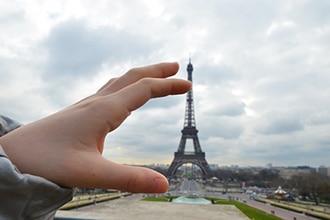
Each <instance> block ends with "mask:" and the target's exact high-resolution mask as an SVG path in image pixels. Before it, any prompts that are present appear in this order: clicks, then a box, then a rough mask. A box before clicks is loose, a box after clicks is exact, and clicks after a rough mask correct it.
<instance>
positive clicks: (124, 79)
mask: <svg viewBox="0 0 330 220" xmlns="http://www.w3.org/2000/svg"><path fill="white" fill-rule="evenodd" d="M178 70H179V64H178V63H159V64H154V65H150V66H145V67H139V68H134V69H131V70H129V71H128V72H127V73H126V74H124V75H123V76H121V77H119V78H115V79H111V80H110V81H109V82H107V83H106V84H105V85H104V86H103V87H102V88H101V89H100V90H99V91H98V92H97V94H99V95H106V94H110V93H113V92H116V91H119V90H120V89H122V88H124V87H126V86H128V85H130V84H132V83H135V82H137V81H138V80H140V79H142V78H146V77H151V78H167V77H169V76H172V75H174V74H176V73H177V72H178Z"/></svg>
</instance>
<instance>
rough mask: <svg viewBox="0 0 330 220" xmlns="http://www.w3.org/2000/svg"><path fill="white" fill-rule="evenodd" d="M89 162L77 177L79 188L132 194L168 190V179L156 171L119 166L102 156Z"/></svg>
mask: <svg viewBox="0 0 330 220" xmlns="http://www.w3.org/2000/svg"><path fill="white" fill-rule="evenodd" d="M89 162H90V163H85V169H84V170H80V171H79V172H78V173H80V174H78V175H77V176H76V179H77V185H78V186H79V187H91V188H106V189H118V190H122V191H127V192H132V193H164V192H166V191H167V189H168V181H167V179H166V177H165V176H163V175H162V174H160V173H158V172H156V171H154V170H151V169H148V168H143V167H132V166H128V165H121V164H117V163H115V162H112V161H109V160H107V159H105V158H104V157H102V156H101V155H100V156H99V158H97V159H95V158H93V160H91V161H89ZM86 165H87V166H88V167H86Z"/></svg>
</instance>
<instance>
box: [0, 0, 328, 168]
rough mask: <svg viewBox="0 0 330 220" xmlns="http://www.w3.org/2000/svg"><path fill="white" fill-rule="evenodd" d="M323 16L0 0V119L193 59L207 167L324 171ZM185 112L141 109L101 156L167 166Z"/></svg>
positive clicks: (51, 107) (292, 6) (254, 4)
mask: <svg viewBox="0 0 330 220" xmlns="http://www.w3.org/2000/svg"><path fill="white" fill-rule="evenodd" d="M329 10H330V3H328V2H327V1H322V2H320V1H300V2H297V1H283V2H266V1H262V0H254V1H249V2H248V3H247V2H246V1H243V0H235V1H226V0H223V1H217V0H214V1H208V3H207V4H205V2H204V1H198V0H196V1H161V0H159V1H152V2H151V1H145V0H141V1H125V2H123V1H98V2H97V3H96V2H95V1H91V0H83V1H45V2H39V1H20V0H17V1H11V2H10V3H9V2H8V3H7V2H2V3H0V25H1V27H2V31H1V33H0V86H1V88H2V90H4V91H6V93H2V94H0V103H1V112H0V113H1V114H5V115H8V116H10V117H13V118H15V119H17V120H19V121H22V122H24V123H27V122H29V121H32V120H36V119H38V118H41V117H44V116H45V115H47V114H50V113H52V112H54V111H57V110H59V109H61V108H63V107H65V106H66V105H69V104H71V103H73V102H75V101H77V100H79V99H80V98H83V97H85V96H87V95H89V94H91V93H93V92H95V91H96V90H97V89H98V88H99V87H100V86H102V85H103V84H104V83H105V82H106V81H107V80H109V79H110V78H112V77H115V76H118V75H120V74H122V73H124V72H125V71H127V70H128V69H129V68H132V67H135V66H141V65H148V64H151V63H155V62H160V61H173V60H174V61H179V62H180V64H181V68H180V72H179V74H178V76H179V77H181V78H186V71H185V69H186V65H187V62H188V58H189V54H191V58H192V63H193V65H194V75H193V80H194V98H195V103H194V104H195V111H196V121H197V128H198V129H199V135H200V136H199V137H200V142H201V145H202V149H203V150H204V151H206V155H207V160H208V161H209V162H210V163H219V164H220V165H222V164H224V165H230V164H238V165H264V164H266V163H269V162H272V163H273V164H277V165H302V164H303V165H305V164H310V165H313V166H318V165H320V164H328V165H329V162H328V159H329V156H330V155H329V153H327V152H328V150H327V148H328V147H329V143H330V137H329V135H328V133H327V132H326V131H327V130H329V126H330V120H329V119H330V116H329V115H330V110H329V101H328V100H329V95H330V89H329V86H328V84H329V83H328V82H329V80H330V76H329V74H328V73H329V70H330V54H329V51H330V48H329V47H330V46H329V45H330V42H329V39H330V25H329V21H330V14H329V13H328V12H329ZM68 89H70V94H68V93H67V90H68ZM39 106H42V108H41V109H40V107H39ZM184 108H185V97H184V96H178V97H166V98H164V99H156V100H153V101H151V102H149V103H147V105H146V106H145V107H143V108H141V109H140V110H138V111H136V112H134V113H133V114H132V115H131V116H130V117H129V118H128V119H127V121H126V122H124V124H123V125H122V126H121V127H120V128H119V129H118V130H117V131H115V132H113V134H110V135H109V137H108V138H107V140H106V148H105V156H106V157H109V158H111V159H113V160H116V161H117V162H125V163H143V162H149V161H152V160H154V161H153V162H155V163H158V162H163V163H170V161H171V160H172V157H173V152H174V151H176V150H177V147H178V143H179V140H180V136H181V132H180V131H181V129H182V126H183V117H184ZM288 149H290V152H291V153H290V155H288V154H287V153H285V150H288Z"/></svg>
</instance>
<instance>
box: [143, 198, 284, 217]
mask: <svg viewBox="0 0 330 220" xmlns="http://www.w3.org/2000/svg"><path fill="white" fill-rule="evenodd" d="M175 198H177V197H175V196H160V197H147V198H144V199H143V201H151V202H168V201H169V200H170V199H175ZM205 199H208V200H211V201H212V200H213V202H214V204H216V205H234V206H236V208H238V209H239V210H240V211H241V212H243V213H244V214H245V215H246V216H247V217H248V218H250V219H254V220H280V218H278V217H276V216H274V215H271V214H268V213H266V212H264V211H261V210H259V209H255V208H253V207H250V206H248V205H246V204H244V203H241V202H237V201H227V200H223V199H218V198H205Z"/></svg>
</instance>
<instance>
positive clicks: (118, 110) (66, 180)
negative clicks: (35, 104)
mask: <svg viewBox="0 0 330 220" xmlns="http://www.w3.org/2000/svg"><path fill="white" fill-rule="evenodd" d="M178 68H179V65H178V64H177V63H160V64H156V65H151V66H146V67H141V68H135V69H132V70H130V71H128V72H127V73H126V74H125V75H123V76H121V77H119V78H115V79H111V80H110V81H109V82H108V83H106V84H105V85H104V86H103V87H102V88H101V89H100V90H99V91H98V92H97V93H96V94H94V95H92V96H89V97H87V98H85V99H83V100H81V101H80V102H78V103H76V104H74V105H72V106H70V107H68V108H66V109H64V110H62V111H60V112H57V113H55V114H53V115H50V116H48V117H46V118H44V119H41V120H39V121H36V122H34V123H31V124H27V125H25V126H22V127H21V128H18V129H16V130H14V131H12V132H10V133H9V134H7V135H4V136H3V137H1V138H0V144H1V146H2V147H3V149H4V150H5V152H6V153H7V155H8V157H9V159H10V160H11V161H12V162H13V164H15V165H16V166H17V167H18V169H19V170H20V171H21V172H22V173H29V174H33V175H37V176H42V177H44V178H46V179H48V180H50V181H53V182H55V183H57V184H59V185H61V186H64V187H89V188H109V189H119V190H123V191H129V192H146V193H161V192H166V190H167V188H168V182H167V179H166V178H165V177H164V176H163V175H161V174H159V173H157V172H155V171H152V170H150V169H146V168H140V167H131V166H126V165H121V164H117V163H114V162H112V161H109V160H107V159H105V158H104V157H102V151H103V147H104V146H103V145H104V139H105V137H106V135H107V134H108V132H111V131H113V130H114V129H116V128H117V127H118V126H119V125H120V124H121V123H122V122H123V121H124V120H125V119H126V118H127V117H128V116H129V115H130V113H131V112H132V111H133V110H135V109H137V108H139V107H140V106H142V105H143V104H144V103H146V102H147V101H148V100H149V99H151V98H155V97H162V96H167V95H174V94H182V93H185V92H187V91H188V90H189V89H190V87H191V83H190V82H189V81H186V80H180V79H173V78H171V79H167V77H169V76H172V75H174V74H175V73H176V72H177V71H178ZM69 92H70V91H68V93H69Z"/></svg>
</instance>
